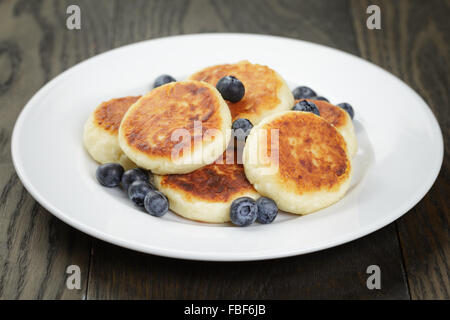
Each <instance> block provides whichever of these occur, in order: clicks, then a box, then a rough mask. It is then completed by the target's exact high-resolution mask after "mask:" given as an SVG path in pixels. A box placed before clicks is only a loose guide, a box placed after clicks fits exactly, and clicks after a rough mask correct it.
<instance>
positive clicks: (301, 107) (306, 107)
mask: <svg viewBox="0 0 450 320" xmlns="http://www.w3.org/2000/svg"><path fill="white" fill-rule="evenodd" d="M292 110H295V111H304V112H312V113H314V114H316V115H318V116H320V112H319V109H318V108H317V106H316V104H315V103H314V102H311V101H308V100H300V101H299V102H297V104H296V105H295V106H294V107H293V108H292Z"/></svg>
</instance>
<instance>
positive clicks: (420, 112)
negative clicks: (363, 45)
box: [12, 34, 443, 261]
mask: <svg viewBox="0 0 450 320" xmlns="http://www.w3.org/2000/svg"><path fill="white" fill-rule="evenodd" d="M243 59H248V60H250V61H252V62H255V63H260V64H266V65H268V66H270V67H272V68H274V69H275V70H277V71H278V72H279V73H280V74H281V75H282V76H283V77H284V78H285V79H286V80H287V81H288V83H289V84H290V85H291V86H292V87H293V86H295V85H308V86H310V87H312V88H313V89H314V90H316V91H317V92H318V93H320V94H322V95H324V96H326V97H327V98H329V99H330V101H332V102H335V103H338V102H344V101H346V102H350V103H351V104H352V105H353V106H354V109H355V113H356V116H355V121H354V123H355V127H356V132H357V137H358V141H359V147H360V148H359V152H358V154H357V156H356V158H355V159H354V167H355V176H354V179H353V181H352V186H351V188H350V190H349V192H348V193H347V195H346V196H345V197H344V199H342V200H341V201H340V202H338V203H336V204H334V205H332V206H331V207H329V208H326V209H324V210H321V211H319V212H317V213H314V214H311V215H308V216H304V217H300V216H295V215H289V214H280V215H279V217H278V218H277V219H276V220H275V222H274V223H272V224H271V225H260V224H257V223H255V224H254V225H252V226H250V227H247V228H239V227H233V226H231V225H228V224H223V225H212V224H201V223H195V222H192V221H188V220H185V219H183V218H180V217H178V216H176V215H175V214H173V213H168V214H167V215H165V216H164V217H163V218H155V217H152V216H149V215H147V214H145V213H143V212H142V211H140V210H139V209H136V208H135V207H134V206H133V205H132V204H131V203H130V201H129V200H128V199H127V198H126V197H125V195H124V194H123V193H122V192H121V191H120V190H115V189H114V190H111V189H107V188H103V187H101V186H100V185H98V183H97V182H96V180H95V169H96V166H97V165H96V163H95V162H94V161H93V160H91V159H90V158H89V156H88V155H87V153H86V152H85V150H84V148H83V146H82V131H83V130H82V129H83V125H84V122H85V121H86V119H87V117H88V115H89V114H90V112H91V111H92V110H93V108H94V107H95V106H97V105H98V104H99V103H100V102H102V101H105V100H108V99H110V98H112V97H120V96H124V95H136V94H143V93H145V92H146V91H148V90H149V88H150V85H151V83H152V82H153V80H154V79H155V77H157V76H158V75H160V74H162V73H168V74H171V75H173V76H175V77H176V78H178V79H181V78H183V77H185V76H187V75H189V74H190V73H193V72H194V71H196V70H198V69H200V68H203V67H205V66H208V65H214V64H218V63H226V62H237V61H239V60H243ZM12 155H13V161H14V165H15V168H16V170H17V173H18V175H19V177H20V179H21V180H22V182H23V184H24V185H25V187H26V189H27V190H28V191H29V192H30V193H31V194H32V195H33V197H34V198H35V199H36V200H37V201H38V202H39V203H40V204H41V205H43V206H44V207H45V208H46V209H47V210H49V211H50V212H51V213H53V214H54V215H55V216H56V217H58V218H59V219H61V220H63V221H64V222H66V223H68V224H70V225H72V226H73V227H75V228H77V229H79V230H81V231H83V232H86V233H88V234H90V235H92V236H94V237H97V238H100V239H102V240H105V241H108V242H111V243H114V244H117V245H120V246H123V247H127V248H130V249H134V250H138V251H142V252H147V253H152V254H157V255H162V256H168V257H177V258H185V259H195V260H222V261H225V260H228V261H229V260H259V259H269V258H276V257H286V256H292V255H297V254H303V253H308V252H312V251H317V250H321V249H324V248H328V247H332V246H336V245H339V244H342V243H344V242H348V241H351V240H353V239H356V238H359V237H361V236H364V235H366V234H368V233H370V232H373V231H375V230H377V229H379V228H381V227H383V226H385V225H387V224H388V223H390V222H392V221H394V220H395V219H397V218H398V217H400V216H401V215H402V214H404V213H405V212H407V211H408V210H409V209H411V208H412V207H413V206H414V205H415V204H416V203H417V202H418V201H419V200H420V199H421V198H422V197H423V196H424V195H425V193H426V192H427V191H428V190H429V189H430V187H431V185H432V184H433V182H434V180H435V179H436V177H437V174H438V172H439V169H440V166H441V164H442V158H443V140H442V134H441V131H440V129H439V125H438V123H437V121H436V119H435V117H434V116H433V114H432V112H431V111H430V109H429V108H428V107H427V105H426V104H425V102H424V101H423V100H422V99H421V98H420V97H419V96H418V95H417V94H416V93H415V92H414V91H413V90H411V89H410V88H409V87H408V86H407V85H405V84H404V83H403V82H401V81H400V80H398V79H397V78H396V77H394V76H393V75H391V74H389V73H387V72H386V71H384V70H382V69H380V68H379V67H376V66H375V65H373V64H370V63H368V62H366V61H364V60H362V59H360V58H357V57H354V56H352V55H349V54H346V53H343V52H341V51H338V50H334V49H330V48H327V47H323V46H320V45H316V44H312V43H308V42H304V41H298V40H291V39H286V38H279V37H272V36H262V35H246V34H202V35H188V36H176V37H169V38H163V39H156V40H151V41H144V42H140V43H136V44H132V45H129V46H126V47H122V48H119V49H115V50H112V51H109V52H107V53H104V54H101V55H98V56H96V57H93V58H91V59H89V60H87V61H85V62H83V63H80V64H78V65H76V66H75V67H73V68H71V69H69V70H68V71H66V72H64V73H62V74H61V75H60V76H58V77H56V78H55V79H53V80H52V81H50V82H49V83H48V84H47V85H46V86H44V87H43V88H42V89H41V90H40V91H39V92H38V93H37V94H36V95H35V96H34V97H33V98H32V99H31V100H30V101H29V102H28V104H27V105H26V106H25V108H24V110H23V111H22V113H21V115H20V117H19V119H18V120H17V123H16V125H15V129H14V133H13V138H12Z"/></svg>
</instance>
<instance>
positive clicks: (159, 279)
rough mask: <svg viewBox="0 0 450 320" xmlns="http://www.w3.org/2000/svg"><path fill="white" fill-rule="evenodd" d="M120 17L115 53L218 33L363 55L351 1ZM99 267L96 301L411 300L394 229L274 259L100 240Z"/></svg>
mask: <svg viewBox="0 0 450 320" xmlns="http://www.w3.org/2000/svg"><path fill="white" fill-rule="evenodd" d="M165 3H166V4H167V2H165ZM236 8H239V10H236ZM116 10H118V11H119V12H120V13H121V14H118V13H116V14H115V15H114V16H115V17H117V19H116V21H115V23H116V24H115V30H116V31H115V33H114V45H116V46H118V45H122V44H125V43H130V42H134V41H137V40H142V39H146V38H151V37H156V36H162V35H172V34H179V33H198V32H206V31H220V32H250V33H268V34H275V35H283V36H288V37H295V38H299V39H306V40H311V41H314V42H318V43H322V44H325V45H329V46H332V47H337V48H340V49H343V50H345V51H348V52H350V53H354V54H356V53H358V52H359V48H358V47H357V45H356V41H355V36H354V32H353V25H352V22H351V16H350V13H351V11H350V6H349V3H348V2H347V1H309V2H299V1H280V2H273V1H226V2H224V1H171V2H170V5H163V4H162V3H161V2H160V1H127V2H125V1H117V2H116ZM122 13H123V14H122ZM126 17H133V19H131V18H126ZM224 45H226V44H224ZM274 50H275V49H274ZM275 53H276V51H274V54H275ZM91 261H92V262H91V269H90V279H89V286H88V287H89V290H88V298H89V299H119V298H126V299H143V298H146V299H165V298H170V299H173V298H196V299H211V298H261V299H262V298H287V299H291V298H398V299H408V298H409V294H408V290H407V285H406V279H405V277H404V270H403V267H402V260H401V254H400V248H399V243H398V238H397V234H396V230H395V227H394V226H393V225H390V226H388V227H386V228H384V229H382V230H380V231H378V232H377V233H375V234H372V235H370V236H368V237H366V238H364V239H362V240H359V241H355V242H353V243H351V244H348V245H345V246H341V247H338V248H334V249H330V250H327V251H324V252H319V253H316V254H310V255H306V256H300V257H293V258H287V259H278V260H272V261H263V262H246V263H208V262H193V261H183V260H174V259H168V258H161V257H156V256H151V255H144V254H139V253H135V252H132V251H129V250H125V249H122V248H118V247H115V246H112V245H108V244H105V243H103V242H101V241H95V242H94V245H93V256H92V258H91ZM372 264H377V265H379V266H380V267H381V270H382V279H383V280H382V289H381V290H380V291H377V290H374V291H370V290H368V289H367V287H366V278H367V275H366V274H365V271H366V268H367V266H369V265H372Z"/></svg>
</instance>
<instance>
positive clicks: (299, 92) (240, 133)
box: [96, 74, 354, 227]
mask: <svg viewBox="0 0 450 320" xmlns="http://www.w3.org/2000/svg"><path fill="white" fill-rule="evenodd" d="M170 82H176V79H175V78H174V77H172V76H170V75H167V74H164V75H161V76H159V77H158V78H156V80H155V82H154V84H153V88H157V87H159V86H162V85H164V84H167V83H170ZM216 88H217V90H218V91H219V92H220V94H221V95H222V97H223V98H224V99H225V100H227V101H230V102H233V103H235V102H238V101H240V100H241V99H242V98H243V97H244V95H245V87H244V84H243V83H242V82H241V81H240V80H239V79H237V78H236V77H234V76H225V77H223V78H221V79H220V80H219V81H218V82H217V85H216ZM292 94H293V95H294V98H295V99H296V100H298V99H302V100H300V101H299V102H298V103H296V104H295V106H294V107H293V108H292V110H297V111H304V112H312V113H314V114H316V115H318V116H320V112H319V109H318V108H317V106H316V105H315V103H313V102H311V101H307V100H305V99H311V100H324V101H327V102H328V99H326V98H324V97H322V96H318V95H317V94H316V93H315V92H314V91H313V90H312V89H311V88H308V87H306V86H300V87H297V88H295V89H294V90H293V91H292ZM338 106H339V107H341V108H342V109H344V110H345V111H347V112H348V114H349V115H350V117H351V118H352V119H353V117H354V111H353V108H352V106H351V105H350V104H348V103H340V104H338ZM252 127H253V124H252V123H251V122H250V120H248V119H244V118H239V119H236V120H235V121H234V122H233V124H232V129H233V132H234V136H235V137H236V138H237V139H240V140H245V139H246V138H247V136H248V134H249V133H250V130H251V129H252ZM96 176H97V180H98V182H99V183H100V184H101V185H103V186H105V187H117V186H119V185H122V188H123V189H124V190H125V192H127V194H128V197H129V198H130V199H131V200H132V201H133V202H134V203H135V204H136V205H137V206H140V207H144V208H145V210H146V211H147V212H148V213H149V214H150V215H152V216H156V217H161V216H163V215H164V214H165V213H166V212H167V211H168V210H169V201H168V200H167V197H166V196H165V195H164V194H162V193H161V192H159V191H157V190H156V188H155V187H154V186H153V185H152V184H151V183H150V181H149V176H148V173H147V172H146V171H145V170H143V169H139V168H135V169H131V170H128V171H126V172H125V171H124V168H123V167H122V166H121V165H120V164H117V163H107V164H103V165H101V166H99V167H98V169H97V172H96ZM277 215H278V207H277V205H276V203H275V202H274V201H273V200H272V199H269V198H267V197H260V198H259V199H258V200H256V201H255V200H254V199H252V198H250V197H241V198H238V199H236V200H234V201H233V202H232V204H231V208H230V219H231V222H232V223H233V224H235V225H237V226H241V227H244V226H248V225H250V224H252V223H253V222H255V221H258V222H259V223H263V224H267V223H271V222H272V221H273V220H274V219H275V218H276V216H277Z"/></svg>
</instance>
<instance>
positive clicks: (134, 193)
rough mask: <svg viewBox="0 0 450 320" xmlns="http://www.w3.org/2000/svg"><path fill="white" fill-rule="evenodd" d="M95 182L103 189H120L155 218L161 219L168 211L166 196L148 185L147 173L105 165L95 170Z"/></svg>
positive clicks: (118, 165)
mask: <svg viewBox="0 0 450 320" xmlns="http://www.w3.org/2000/svg"><path fill="white" fill-rule="evenodd" d="M96 177H97V181H98V182H99V183H100V184H101V185H102V186H104V187H109V188H114V187H118V186H119V185H122V189H123V190H124V191H125V192H126V193H127V194H128V197H129V198H130V200H131V201H133V202H134V203H135V204H136V205H137V206H139V207H144V208H145V210H146V211H147V212H148V213H149V214H151V215H152V216H155V217H161V216H163V215H164V214H166V212H167V211H168V210H169V201H168V200H167V198H166V196H165V195H164V194H162V193H161V192H159V191H157V190H156V188H155V187H154V186H153V185H152V184H151V183H150V180H149V176H148V173H147V172H146V171H145V170H143V169H139V168H135V169H131V170H128V171H125V170H124V168H123V167H122V166H121V165H120V164H118V163H106V164H102V165H101V166H99V167H98V168H97V171H96Z"/></svg>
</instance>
